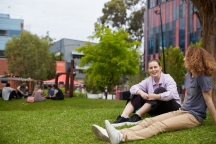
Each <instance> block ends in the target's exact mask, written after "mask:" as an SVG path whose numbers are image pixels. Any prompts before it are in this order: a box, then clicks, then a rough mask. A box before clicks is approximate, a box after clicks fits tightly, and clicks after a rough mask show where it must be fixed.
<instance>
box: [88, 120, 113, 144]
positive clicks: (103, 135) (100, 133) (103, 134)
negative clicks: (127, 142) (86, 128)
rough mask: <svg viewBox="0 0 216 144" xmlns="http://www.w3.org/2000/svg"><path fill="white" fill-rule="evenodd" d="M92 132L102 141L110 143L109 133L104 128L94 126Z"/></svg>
mask: <svg viewBox="0 0 216 144" xmlns="http://www.w3.org/2000/svg"><path fill="white" fill-rule="evenodd" d="M92 131H93V133H94V134H95V136H96V137H97V138H99V139H100V140H102V141H106V142H110V140H109V136H108V134H107V131H106V130H105V129H104V128H102V127H100V126H98V125H95V124H93V125H92Z"/></svg>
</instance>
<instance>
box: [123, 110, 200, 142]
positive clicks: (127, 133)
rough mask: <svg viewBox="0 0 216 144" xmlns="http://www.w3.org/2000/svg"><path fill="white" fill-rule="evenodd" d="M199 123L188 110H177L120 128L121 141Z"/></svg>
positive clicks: (142, 137) (150, 135)
mask: <svg viewBox="0 0 216 144" xmlns="http://www.w3.org/2000/svg"><path fill="white" fill-rule="evenodd" d="M200 124H201V123H200V122H199V121H198V120H197V119H196V118H195V117H194V116H193V115H192V114H190V113H189V112H187V111H183V110H178V111H173V112H169V113H165V114H162V115H159V116H156V117H153V118H146V119H144V120H143V121H142V122H140V123H139V124H138V125H136V126H134V127H131V128H125V129H122V130H120V132H121V133H122V134H123V139H122V141H123V142H127V141H133V140H141V139H146V138H149V137H152V136H154V135H157V134H159V133H162V132H168V131H176V130H181V129H185V128H192V127H195V126H198V125H200Z"/></svg>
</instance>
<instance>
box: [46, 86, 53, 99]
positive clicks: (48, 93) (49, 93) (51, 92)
mask: <svg viewBox="0 0 216 144" xmlns="http://www.w3.org/2000/svg"><path fill="white" fill-rule="evenodd" d="M47 89H48V92H47V95H46V98H48V97H51V96H53V95H54V89H53V87H52V86H51V85H48V86H47Z"/></svg>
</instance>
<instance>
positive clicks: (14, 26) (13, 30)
mask: <svg viewBox="0 0 216 144" xmlns="http://www.w3.org/2000/svg"><path fill="white" fill-rule="evenodd" d="M23 28H24V20H23V19H14V18H11V17H10V15H9V14H0V57H4V53H3V51H4V49H5V44H6V42H7V41H8V40H9V39H11V37H12V36H13V35H16V36H19V35H20V33H21V31H22V30H23Z"/></svg>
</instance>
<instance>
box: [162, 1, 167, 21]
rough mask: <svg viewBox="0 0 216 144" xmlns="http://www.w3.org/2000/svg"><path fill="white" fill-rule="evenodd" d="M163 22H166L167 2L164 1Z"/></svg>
mask: <svg viewBox="0 0 216 144" xmlns="http://www.w3.org/2000/svg"><path fill="white" fill-rule="evenodd" d="M161 6H162V24H165V23H166V3H163V4H162V5H161Z"/></svg>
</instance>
